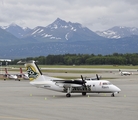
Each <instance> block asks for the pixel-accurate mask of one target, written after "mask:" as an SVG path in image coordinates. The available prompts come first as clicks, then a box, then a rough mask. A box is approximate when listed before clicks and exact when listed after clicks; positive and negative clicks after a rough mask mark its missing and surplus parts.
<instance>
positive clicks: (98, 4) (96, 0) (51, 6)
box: [0, 0, 138, 31]
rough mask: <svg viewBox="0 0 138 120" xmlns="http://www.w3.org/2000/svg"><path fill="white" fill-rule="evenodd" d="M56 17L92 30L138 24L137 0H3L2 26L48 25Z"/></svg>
mask: <svg viewBox="0 0 138 120" xmlns="http://www.w3.org/2000/svg"><path fill="white" fill-rule="evenodd" d="M57 18H60V19H62V20H65V21H67V22H69V21H70V22H73V23H80V24H82V26H84V27H88V28H89V29H91V30H93V31H102V30H107V29H109V28H111V27H114V26H126V27H138V0H0V26H7V25H9V24H11V23H15V24H18V25H19V26H22V27H29V28H35V27H36V26H47V25H49V24H51V23H52V22H54V21H55V20H56V19H57Z"/></svg>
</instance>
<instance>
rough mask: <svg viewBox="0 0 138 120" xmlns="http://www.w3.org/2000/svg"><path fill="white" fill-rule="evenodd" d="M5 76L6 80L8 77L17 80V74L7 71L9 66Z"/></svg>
mask: <svg viewBox="0 0 138 120" xmlns="http://www.w3.org/2000/svg"><path fill="white" fill-rule="evenodd" d="M3 77H4V80H6V79H15V80H17V79H18V78H17V75H14V74H9V73H8V71H7V68H5V74H4V75H3Z"/></svg>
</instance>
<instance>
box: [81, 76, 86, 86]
mask: <svg viewBox="0 0 138 120" xmlns="http://www.w3.org/2000/svg"><path fill="white" fill-rule="evenodd" d="M81 79H82V84H83V85H85V83H86V81H85V80H84V79H83V76H82V75H81ZM85 86H86V85H85Z"/></svg>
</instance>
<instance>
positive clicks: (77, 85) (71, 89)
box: [25, 61, 121, 97]
mask: <svg viewBox="0 0 138 120" xmlns="http://www.w3.org/2000/svg"><path fill="white" fill-rule="evenodd" d="M25 67H26V68H27V73H28V77H29V79H30V84H31V85H33V86H35V87H38V88H45V89H49V90H54V91H58V92H63V93H66V97H71V93H82V95H83V96H85V95H86V94H87V93H111V96H112V97H114V96H115V94H117V93H119V92H120V91H121V89H120V88H118V87H117V86H115V85H113V84H111V83H110V82H109V81H107V80H94V81H93V80H92V81H88V80H84V79H83V77H82V75H81V79H82V80H63V79H59V78H55V77H49V76H45V75H43V74H42V72H41V70H40V69H39V67H38V65H37V64H36V62H35V61H28V62H26V63H25Z"/></svg>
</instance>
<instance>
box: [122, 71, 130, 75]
mask: <svg viewBox="0 0 138 120" xmlns="http://www.w3.org/2000/svg"><path fill="white" fill-rule="evenodd" d="M121 75H131V73H130V72H121Z"/></svg>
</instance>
